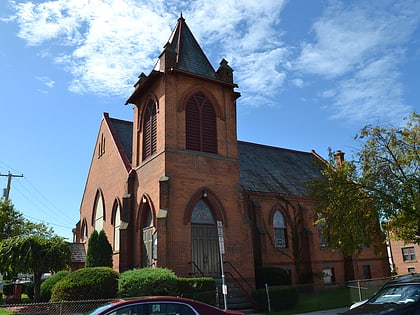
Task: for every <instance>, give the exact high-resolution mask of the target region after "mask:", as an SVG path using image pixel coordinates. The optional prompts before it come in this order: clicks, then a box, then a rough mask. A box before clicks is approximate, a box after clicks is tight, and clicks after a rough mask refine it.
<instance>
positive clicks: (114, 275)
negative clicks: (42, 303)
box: [51, 267, 118, 302]
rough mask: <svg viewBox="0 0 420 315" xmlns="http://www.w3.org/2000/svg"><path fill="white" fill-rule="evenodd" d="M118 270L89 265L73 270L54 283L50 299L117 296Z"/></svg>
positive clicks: (54, 300)
mask: <svg viewBox="0 0 420 315" xmlns="http://www.w3.org/2000/svg"><path fill="white" fill-rule="evenodd" d="M117 290H118V272H116V271H115V270H114V269H112V268H110V267H91V268H84V269H79V270H76V271H73V272H71V273H69V274H68V275H67V276H66V277H65V278H64V279H62V280H61V281H59V282H58V283H56V284H55V285H54V287H53V289H52V294H51V301H52V302H56V301H74V300H90V299H110V298H114V297H116V296H117Z"/></svg>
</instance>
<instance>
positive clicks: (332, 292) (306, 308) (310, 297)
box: [270, 288, 353, 315]
mask: <svg viewBox="0 0 420 315" xmlns="http://www.w3.org/2000/svg"><path fill="white" fill-rule="evenodd" d="M352 303H353V302H352V301H351V296H350V289H348V288H338V289H329V290H324V291H319V292H309V293H299V297H298V304H297V305H296V307H295V308H293V309H290V310H287V311H279V312H274V311H272V312H271V313H270V315H291V314H297V313H307V312H313V311H319V310H327V309H333V308H340V307H346V306H350V305H351V304H352Z"/></svg>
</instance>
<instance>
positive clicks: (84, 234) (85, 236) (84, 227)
mask: <svg viewBox="0 0 420 315" xmlns="http://www.w3.org/2000/svg"><path fill="white" fill-rule="evenodd" d="M81 237H82V242H83V243H86V242H87V240H88V228H87V223H86V220H83V223H82V235H81Z"/></svg>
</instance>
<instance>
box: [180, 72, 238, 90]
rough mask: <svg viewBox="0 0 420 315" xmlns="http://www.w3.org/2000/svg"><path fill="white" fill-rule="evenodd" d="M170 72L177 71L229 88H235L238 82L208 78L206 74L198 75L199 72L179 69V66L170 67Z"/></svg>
mask: <svg viewBox="0 0 420 315" xmlns="http://www.w3.org/2000/svg"><path fill="white" fill-rule="evenodd" d="M172 72H179V73H182V74H185V75H189V76H191V77H194V78H199V79H202V80H207V81H212V82H216V83H217V84H221V85H224V86H227V87H231V88H237V87H238V84H236V83H229V82H226V81H223V80H218V79H213V78H210V77H208V76H203V75H200V74H197V73H194V72H189V71H185V70H182V69H179V68H174V69H172Z"/></svg>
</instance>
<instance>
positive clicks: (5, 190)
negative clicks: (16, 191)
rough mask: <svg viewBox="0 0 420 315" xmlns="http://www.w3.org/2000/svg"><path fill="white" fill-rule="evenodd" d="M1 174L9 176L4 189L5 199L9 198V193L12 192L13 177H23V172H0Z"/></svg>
mask: <svg viewBox="0 0 420 315" xmlns="http://www.w3.org/2000/svg"><path fill="white" fill-rule="evenodd" d="M0 176H7V187H6V188H5V189H4V193H3V197H4V199H5V201H7V200H9V193H10V185H11V184H12V177H23V174H20V175H16V174H12V173H10V171H9V172H8V173H7V174H0Z"/></svg>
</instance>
